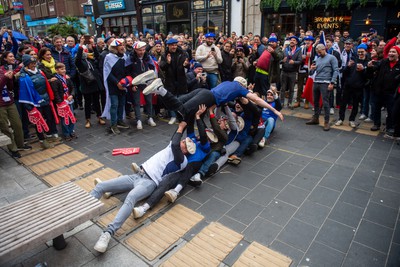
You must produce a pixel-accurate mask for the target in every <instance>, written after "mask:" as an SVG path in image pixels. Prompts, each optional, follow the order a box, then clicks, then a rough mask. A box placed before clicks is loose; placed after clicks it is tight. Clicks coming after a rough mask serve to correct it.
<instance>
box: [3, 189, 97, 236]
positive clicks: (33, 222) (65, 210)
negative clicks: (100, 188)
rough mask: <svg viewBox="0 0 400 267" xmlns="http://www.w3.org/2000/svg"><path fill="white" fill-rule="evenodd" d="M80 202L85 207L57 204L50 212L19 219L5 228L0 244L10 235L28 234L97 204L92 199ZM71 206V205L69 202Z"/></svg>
mask: <svg viewBox="0 0 400 267" xmlns="http://www.w3.org/2000/svg"><path fill="white" fill-rule="evenodd" d="M70 201H75V202H76V200H70ZM82 202H85V205H79V206H77V205H68V206H64V205H62V204H61V206H60V204H58V205H57V206H55V207H54V208H52V209H51V210H47V211H42V212H39V213H35V214H32V216H27V217H23V218H19V220H18V222H16V224H15V225H8V226H7V227H5V228H4V229H3V230H2V232H4V233H2V234H1V235H0V236H1V237H0V243H2V242H4V240H7V238H8V236H10V235H15V234H16V233H18V232H24V233H28V232H31V231H32V230H33V229H35V227H36V226H38V227H41V226H42V225H43V224H47V223H49V222H52V221H55V220H61V219H62V217H64V216H66V215H68V214H69V213H72V212H75V211H79V210H81V209H83V208H85V207H90V206H91V205H93V204H96V203H97V200H96V199H94V198H92V197H91V198H89V197H88V198H86V199H82ZM71 204H73V203H72V202H71ZM27 221H29V227H28V228H27V227H26V226H27V225H26V222H27Z"/></svg>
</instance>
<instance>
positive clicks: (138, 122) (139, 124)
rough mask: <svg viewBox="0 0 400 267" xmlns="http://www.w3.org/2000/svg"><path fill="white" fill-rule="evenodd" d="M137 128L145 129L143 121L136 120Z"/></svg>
mask: <svg viewBox="0 0 400 267" xmlns="http://www.w3.org/2000/svg"><path fill="white" fill-rule="evenodd" d="M136 128H137V129H138V130H142V129H143V125H142V121H137V122H136Z"/></svg>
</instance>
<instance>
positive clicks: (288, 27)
mask: <svg viewBox="0 0 400 267" xmlns="http://www.w3.org/2000/svg"><path fill="white" fill-rule="evenodd" d="M261 13H262V18H261V33H262V35H266V36H268V35H269V34H270V33H272V32H273V33H276V34H277V35H278V36H279V37H281V38H283V37H284V36H285V35H286V34H287V33H289V32H292V33H298V32H299V31H300V30H301V29H304V30H313V31H314V33H318V32H319V31H320V30H324V31H325V33H328V34H329V33H333V32H335V31H336V30H340V31H341V32H342V31H343V30H347V31H349V32H350V36H352V37H353V38H358V37H359V36H361V35H362V34H364V33H369V29H370V28H374V29H376V30H377V31H378V34H379V35H380V36H383V37H384V38H385V39H387V38H391V37H393V36H396V35H397V33H398V32H399V26H400V6H399V5H396V4H395V1H382V3H381V5H380V6H377V3H376V1H369V2H367V3H366V5H365V6H360V5H359V1H354V4H353V5H352V7H351V8H350V9H349V8H348V6H347V2H346V1H343V0H341V1H340V5H339V7H337V8H330V7H329V8H326V0H322V1H321V2H320V4H319V5H317V6H316V7H315V8H313V9H312V10H304V11H302V12H297V13H296V12H293V11H292V9H291V8H289V7H288V6H287V4H286V2H285V1H282V3H281V5H280V7H279V9H278V11H275V10H274V9H273V8H272V7H261Z"/></svg>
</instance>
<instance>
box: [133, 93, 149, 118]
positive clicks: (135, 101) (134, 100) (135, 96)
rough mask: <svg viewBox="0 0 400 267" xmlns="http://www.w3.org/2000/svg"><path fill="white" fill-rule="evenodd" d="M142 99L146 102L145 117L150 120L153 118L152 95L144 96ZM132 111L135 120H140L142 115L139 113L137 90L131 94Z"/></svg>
mask: <svg viewBox="0 0 400 267" xmlns="http://www.w3.org/2000/svg"><path fill="white" fill-rule="evenodd" d="M144 99H145V100H146V106H145V110H146V112H147V116H148V117H149V118H151V117H152V116H153V104H152V101H153V94H149V95H145V96H144ZM133 109H134V110H135V116H136V120H138V121H141V120H142V113H141V112H140V91H139V90H137V91H136V92H133Z"/></svg>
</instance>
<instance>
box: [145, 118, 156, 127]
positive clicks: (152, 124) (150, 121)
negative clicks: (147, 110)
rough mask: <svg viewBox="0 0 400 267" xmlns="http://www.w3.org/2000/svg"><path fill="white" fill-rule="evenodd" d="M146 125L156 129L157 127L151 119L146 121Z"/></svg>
mask: <svg viewBox="0 0 400 267" xmlns="http://www.w3.org/2000/svg"><path fill="white" fill-rule="evenodd" d="M147 124H148V125H150V126H152V127H156V126H157V124H156V123H155V122H154V120H153V118H149V119H148V120H147Z"/></svg>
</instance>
